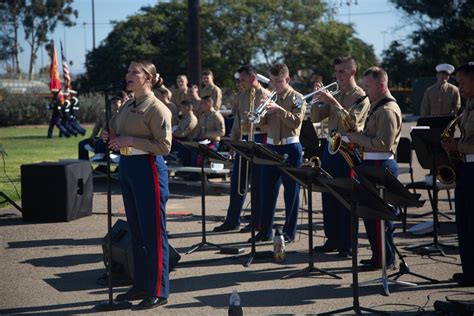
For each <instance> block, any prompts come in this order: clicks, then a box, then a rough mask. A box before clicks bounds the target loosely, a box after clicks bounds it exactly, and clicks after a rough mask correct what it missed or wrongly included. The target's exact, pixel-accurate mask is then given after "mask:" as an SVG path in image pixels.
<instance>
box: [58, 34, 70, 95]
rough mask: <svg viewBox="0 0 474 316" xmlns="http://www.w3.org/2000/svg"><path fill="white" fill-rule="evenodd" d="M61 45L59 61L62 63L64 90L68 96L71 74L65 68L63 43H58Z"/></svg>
mask: <svg viewBox="0 0 474 316" xmlns="http://www.w3.org/2000/svg"><path fill="white" fill-rule="evenodd" d="M59 44H60V45H61V59H62V61H63V77H64V88H65V89H66V94H69V91H70V90H71V74H70V73H69V67H68V66H67V59H66V55H64V49H63V42H62V41H61V42H59Z"/></svg>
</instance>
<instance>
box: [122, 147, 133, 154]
mask: <svg viewBox="0 0 474 316" xmlns="http://www.w3.org/2000/svg"><path fill="white" fill-rule="evenodd" d="M132 152H133V147H123V148H120V154H121V155H123V156H130V155H131V154H132Z"/></svg>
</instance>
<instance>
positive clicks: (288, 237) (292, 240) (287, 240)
mask: <svg viewBox="0 0 474 316" xmlns="http://www.w3.org/2000/svg"><path fill="white" fill-rule="evenodd" d="M283 238H284V239H285V243H286V244H291V243H292V242H295V239H294V238H291V237H290V236H288V235H287V234H283Z"/></svg>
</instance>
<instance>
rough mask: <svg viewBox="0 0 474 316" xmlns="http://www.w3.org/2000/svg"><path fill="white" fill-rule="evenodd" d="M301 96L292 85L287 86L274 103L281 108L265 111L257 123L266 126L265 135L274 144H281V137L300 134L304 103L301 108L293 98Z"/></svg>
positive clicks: (304, 108)
mask: <svg viewBox="0 0 474 316" xmlns="http://www.w3.org/2000/svg"><path fill="white" fill-rule="evenodd" d="M295 96H302V95H301V93H299V92H296V91H295V90H294V89H293V88H292V87H288V90H286V91H285V92H284V93H283V94H282V95H278V98H277V100H276V103H277V104H278V105H279V106H281V107H282V108H283V109H281V110H277V111H275V112H273V113H267V114H266V115H265V116H264V117H263V118H262V121H261V122H260V124H259V125H262V126H266V127H267V137H268V138H270V139H272V140H273V144H274V145H283V144H284V143H283V142H282V140H283V139H286V138H288V137H294V136H300V131H301V124H302V123H303V119H304V114H305V111H306V103H303V106H302V107H301V108H297V107H296V106H295V102H294V101H293V98H294V97H295Z"/></svg>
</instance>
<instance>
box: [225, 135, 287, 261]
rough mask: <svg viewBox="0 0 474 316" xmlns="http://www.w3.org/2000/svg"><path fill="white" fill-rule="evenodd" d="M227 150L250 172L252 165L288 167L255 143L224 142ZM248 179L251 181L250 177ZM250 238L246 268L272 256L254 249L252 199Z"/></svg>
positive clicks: (264, 147)
mask: <svg viewBox="0 0 474 316" xmlns="http://www.w3.org/2000/svg"><path fill="white" fill-rule="evenodd" d="M224 143H225V144H226V145H227V146H229V148H231V149H233V150H234V151H235V152H237V153H239V154H240V155H241V156H242V157H244V159H246V160H247V161H248V162H249V164H250V168H249V169H250V170H252V169H253V168H252V167H253V165H254V164H256V165H273V166H284V165H288V163H287V162H286V159H285V158H284V157H283V156H280V155H279V154H277V153H276V152H274V151H273V150H271V149H270V148H268V147H266V146H265V145H262V144H258V143H255V142H246V141H225V142H224ZM249 178H250V179H252V177H251V175H249ZM250 209H251V215H250V227H251V230H250V236H251V241H252V248H251V252H250V254H249V258H248V260H247V261H246V263H244V266H245V267H248V266H250V265H251V264H252V262H253V261H254V260H255V259H258V258H261V259H264V258H265V259H266V258H270V257H272V256H273V253H271V252H263V253H257V251H256V247H255V223H254V222H255V205H254V204H253V199H252V198H250Z"/></svg>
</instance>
